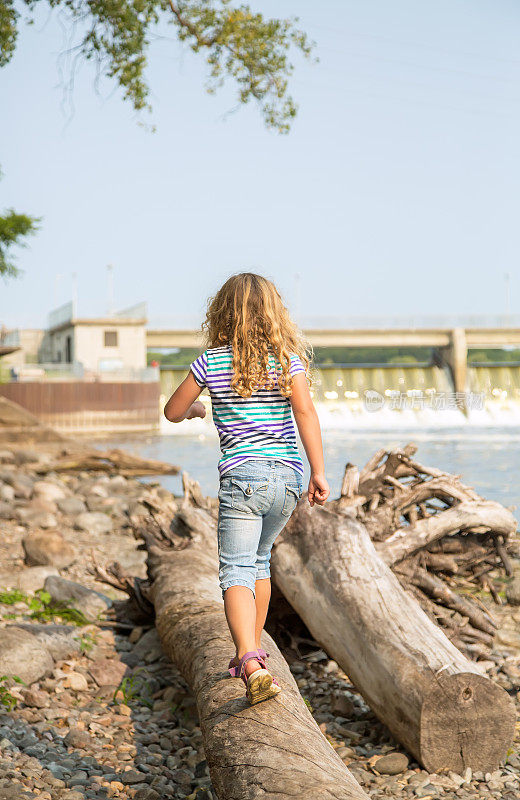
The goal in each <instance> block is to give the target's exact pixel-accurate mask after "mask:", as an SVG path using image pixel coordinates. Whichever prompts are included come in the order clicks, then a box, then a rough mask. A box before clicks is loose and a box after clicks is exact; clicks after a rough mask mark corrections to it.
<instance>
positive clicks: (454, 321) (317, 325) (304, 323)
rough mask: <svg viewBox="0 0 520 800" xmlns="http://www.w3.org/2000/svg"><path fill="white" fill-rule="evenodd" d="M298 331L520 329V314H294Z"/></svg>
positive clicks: (178, 326)
mask: <svg viewBox="0 0 520 800" xmlns="http://www.w3.org/2000/svg"><path fill="white" fill-rule="evenodd" d="M294 318H295V320H296V322H297V323H298V325H299V326H300V328H303V329H307V330H313V329H320V330H331V329H335V330H368V329H375V330H385V329H387V330H398V329H412V330H423V329H424V330H428V329H439V328H441V329H453V328H520V314H406V315H405V314H392V315H384V314H329V315H317V314H302V315H300V316H298V315H294ZM201 321H202V318H201V317H200V316H198V315H196V314H172V315H164V314H161V315H155V316H152V317H150V318H149V320H148V328H150V329H151V330H161V329H162V330H172V331H180V330H198V329H199V328H200V325H201Z"/></svg>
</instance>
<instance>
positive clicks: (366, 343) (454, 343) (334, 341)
mask: <svg viewBox="0 0 520 800" xmlns="http://www.w3.org/2000/svg"><path fill="white" fill-rule="evenodd" d="M303 332H304V334H305V336H306V337H307V338H308V339H309V341H310V342H311V344H312V346H313V347H381V348H383V347H430V348H433V350H434V359H435V362H436V363H437V364H439V365H443V364H445V365H446V366H448V367H449V369H450V371H451V373H452V378H453V385H454V388H455V391H456V392H465V391H466V390H467V362H468V350H471V349H476V348H490V349H493V348H496V349H500V348H503V347H520V324H518V325H517V326H515V327H505V326H504V327H499V326H497V327H475V328H471V327H470V328H465V327H452V328H449V327H447V328H441V327H439V328H405V327H402V328H391V327H388V328H357V329H354V328H351V329H334V328H307V329H304V331H303ZM146 346H147V348H148V349H150V350H159V349H162V348H174V347H175V348H177V347H178V348H195V349H202V333H201V331H200V330H193V329H191V330H188V329H186V330H167V329H153V328H152V329H148V330H147V331H146Z"/></svg>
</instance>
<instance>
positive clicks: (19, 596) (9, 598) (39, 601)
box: [0, 589, 88, 626]
mask: <svg viewBox="0 0 520 800" xmlns="http://www.w3.org/2000/svg"><path fill="white" fill-rule="evenodd" d="M0 603H1V604H3V605H6V606H14V605H15V603H25V605H26V606H27V607H28V610H29V612H30V613H29V617H30V618H31V619H34V620H36V621H37V622H53V621H55V620H56V619H60V620H62V621H63V622H70V623H71V624H72V625H78V626H79V625H88V620H87V618H86V617H85V615H84V614H83V613H82V612H81V611H79V610H78V609H77V608H74V607H73V606H65V605H64V606H61V605H60V606H55V605H52V604H51V596H50V594H49V593H48V592H45V591H44V590H43V589H40V590H39V591H37V592H36V594H34V595H33V596H32V597H29V596H28V595H26V594H24V593H23V592H21V591H20V590H19V589H9V590H8V591H3V592H0ZM3 616H4V618H6V619H14V618H15V617H16V616H17V615H16V614H4V615H3Z"/></svg>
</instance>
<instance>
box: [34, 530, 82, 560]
mask: <svg viewBox="0 0 520 800" xmlns="http://www.w3.org/2000/svg"><path fill="white" fill-rule="evenodd" d="M22 546H23V549H24V552H25V563H26V564H27V565H28V566H30V567H33V566H46V565H49V566H53V567H58V568H60V567H68V566H69V564H72V562H73V561H75V559H76V552H75V550H74V548H73V547H72V545H70V544H69V543H68V542H66V541H65V539H64V538H63V536H62V535H61V533H58V531H34V532H33V533H28V534H27V535H26V536H24V537H23V539H22Z"/></svg>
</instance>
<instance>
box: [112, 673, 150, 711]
mask: <svg viewBox="0 0 520 800" xmlns="http://www.w3.org/2000/svg"><path fill="white" fill-rule="evenodd" d="M143 672H144V670H143V668H142V667H138V668H137V669H136V670H134V672H133V673H132V675H127V676H125V677H124V678H123V680H122V681H121V683H120V684H119V686H118V687H117V689H116V690H115V692H114V696H113V698H112V699H113V701H114V703H116V704H118V703H119V700H118V697H117V695H118V694H119V692H121V694H122V696H123V703H124V704H125V705H129V704H130V703H131V702H132V701H134V700H135V701H137V702H138V703H141V705H143V706H148V708H152V707H153V699H152V691H151V687H150V683H149V681H148V680H147V678H146V673H145V674H143Z"/></svg>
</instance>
